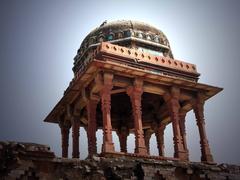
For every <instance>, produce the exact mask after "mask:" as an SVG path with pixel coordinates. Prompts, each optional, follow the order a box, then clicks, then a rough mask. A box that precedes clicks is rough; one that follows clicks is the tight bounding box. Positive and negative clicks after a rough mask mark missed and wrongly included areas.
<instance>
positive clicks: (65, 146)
mask: <svg viewBox="0 0 240 180" xmlns="http://www.w3.org/2000/svg"><path fill="white" fill-rule="evenodd" d="M60 128H61V135H62V157H64V158H67V157H68V145H69V129H70V127H67V126H64V125H61V126H60Z"/></svg>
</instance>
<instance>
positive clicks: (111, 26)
mask: <svg viewBox="0 0 240 180" xmlns="http://www.w3.org/2000/svg"><path fill="white" fill-rule="evenodd" d="M104 41H108V42H111V43H113V44H118V45H121V46H125V47H128V48H135V49H139V50H142V51H148V52H150V53H153V54H155V55H162V56H165V57H170V58H173V54H172V51H171V48H170V44H169V41H168V39H167V37H166V36H165V35H164V34H163V32H162V31H160V30H159V29H157V28H155V27H153V26H151V25H149V24H146V23H143V22H138V21H131V20H121V21H113V22H107V21H104V22H103V23H102V24H101V25H100V26H99V27H97V28H95V29H94V30H93V31H91V32H90V33H89V34H88V35H87V36H86V37H85V39H84V40H83V42H82V44H81V46H80V48H79V49H78V53H77V55H76V57H75V58H74V66H77V64H79V61H80V60H81V59H83V56H84V55H85V54H86V52H87V51H91V50H92V49H95V47H96V46H98V45H99V44H100V43H101V42H104ZM74 68H75V67H74ZM74 68H73V71H74ZM76 69H77V67H76Z"/></svg>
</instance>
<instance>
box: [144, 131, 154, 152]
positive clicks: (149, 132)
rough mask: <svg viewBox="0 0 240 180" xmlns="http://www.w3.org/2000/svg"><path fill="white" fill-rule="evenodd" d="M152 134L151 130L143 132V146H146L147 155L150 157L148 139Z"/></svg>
mask: <svg viewBox="0 0 240 180" xmlns="http://www.w3.org/2000/svg"><path fill="white" fill-rule="evenodd" d="M152 134H153V132H152V130H151V129H146V130H144V140H145V145H146V149H147V153H148V155H150V138H151V136H152Z"/></svg>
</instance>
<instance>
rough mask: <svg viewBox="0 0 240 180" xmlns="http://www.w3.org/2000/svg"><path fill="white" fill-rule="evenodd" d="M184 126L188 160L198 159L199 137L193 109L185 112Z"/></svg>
mask: <svg viewBox="0 0 240 180" xmlns="http://www.w3.org/2000/svg"><path fill="white" fill-rule="evenodd" d="M185 126H186V139H187V146H188V151H189V160H191V161H199V160H200V156H201V148H200V137H199V131H198V127H197V125H196V120H195V115H194V113H193V110H191V111H189V112H188V113H187V115H186V121H185Z"/></svg>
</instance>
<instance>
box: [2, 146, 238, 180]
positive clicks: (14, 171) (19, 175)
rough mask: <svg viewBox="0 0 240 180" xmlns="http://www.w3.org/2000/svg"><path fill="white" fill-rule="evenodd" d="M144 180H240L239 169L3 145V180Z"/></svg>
mask: <svg viewBox="0 0 240 180" xmlns="http://www.w3.org/2000/svg"><path fill="white" fill-rule="evenodd" d="M143 176H144V177H143ZM143 178H144V180H150V179H151V180H152V179H165V180H178V179H179V180H187V179H189V180H190V179H192V180H195V179H196V180H198V179H211V180H212V179H216V180H224V179H233V180H237V179H240V167H239V166H236V165H228V164H220V165H206V164H202V163H193V162H190V163H185V162H174V161H159V160H153V159H137V158H133V157H108V158H106V157H97V156H94V157H93V158H92V159H86V160H79V159H68V158H58V157H56V156H55V155H54V153H53V152H51V151H50V148H49V147H48V146H46V145H39V144H34V143H16V142H0V180H2V179H3V180H5V179H7V180H17V179H33V180H34V179H41V180H42V179H43V180H45V179H46V180H47V179H53V180H55V179H58V180H60V179H61V180H65V179H85V180H88V179H89V180H101V179H111V180H114V179H126V180H127V179H143Z"/></svg>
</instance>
